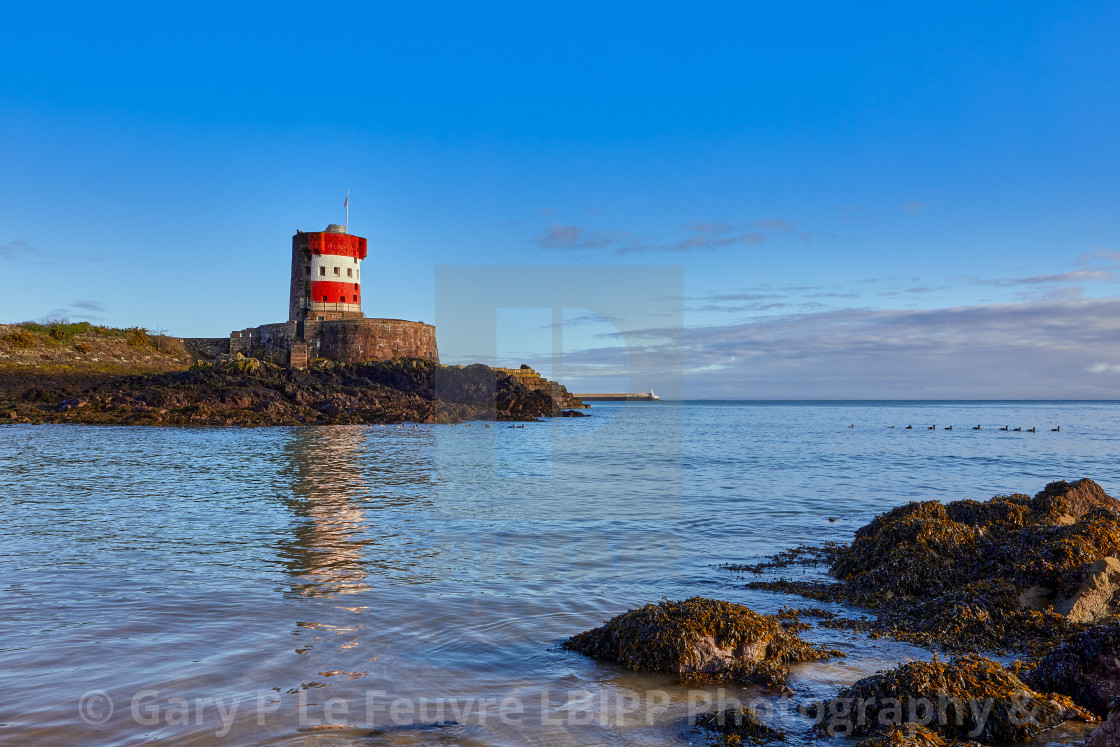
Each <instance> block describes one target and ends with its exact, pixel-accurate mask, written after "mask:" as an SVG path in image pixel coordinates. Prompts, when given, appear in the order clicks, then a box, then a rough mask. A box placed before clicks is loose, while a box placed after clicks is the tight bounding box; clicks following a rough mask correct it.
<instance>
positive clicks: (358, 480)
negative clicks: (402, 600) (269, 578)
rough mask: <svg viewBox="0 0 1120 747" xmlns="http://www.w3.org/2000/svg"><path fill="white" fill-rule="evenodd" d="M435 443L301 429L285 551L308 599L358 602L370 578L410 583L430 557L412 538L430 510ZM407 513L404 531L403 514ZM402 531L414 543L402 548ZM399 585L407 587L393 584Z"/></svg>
mask: <svg viewBox="0 0 1120 747" xmlns="http://www.w3.org/2000/svg"><path fill="white" fill-rule="evenodd" d="M433 446H434V443H433V437H432V434H431V432H430V431H427V430H420V431H412V432H409V433H407V434H405V433H401V432H399V431H397V432H394V431H391V430H390V429H386V428H377V427H364V426H326V427H317V428H301V429H298V430H297V431H296V432H295V433H294V434H293V438H292V439H291V440H290V441H289V442H288V444H287V446H286V447H285V451H286V456H287V459H286V460H285V462H286V468H287V473H288V475H289V476H290V477H291V480H292V490H291V493H290V494H289V495H287V496H285V497H284V499H283V500H284V502H285V503H286V504H287V505H288V507H289V509H290V510H291V512H292V514H293V515H294V516H295V518H296V521H294V522H293V526H292V534H293V537H292V538H291V539H289V540H285V541H282V542H281V543H280V556H281V557H282V558H283V560H284V563H285V565H286V566H287V568H288V571H289V574H290V576H291V578H292V586H291V591H290V593H292V594H295V595H299V596H303V597H332V596H335V595H339V594H361V593H362V592H366V591H368V590H369V589H370V577H371V576H377V575H386V576H399V575H404V576H406V577H407V576H408V575H409V573H410V572H415V570H417V569H418V567H419V566H420V563H421V562H422V561H427V560H430V555H431V554H432V552H431V551H430V550H429V549H427V548H425V547H424V543H423V542H416V541H415V540H416V539H418V538H417V537H415V534H416V533H417V532H418V531H419V533H420V534H423V530H422V529H421V528H420V527H417V526H416V522H415V519H416V514H417V513H424V512H425V511H426V510H429V509H430V508H431V500H430V498H429V496H430V494H431V488H432V459H431V455H432V450H433ZM402 510H405V511H408V515H407V518H405V519H403V522H404V523H406V524H409V525H411V526H407V527H406V526H401V524H402V518H403V517H402V516H400V515H398V512H399V511H402ZM403 530H407V532H408V533H409V534H411V535H413V537H412V541H410V542H407V543H403V544H405V545H411V547H402V543H401V541H400V540H401V539H402V536H401V535H402V534H403V533H404V532H403ZM394 580H397V581H399V580H402V579H399V578H398V579H394Z"/></svg>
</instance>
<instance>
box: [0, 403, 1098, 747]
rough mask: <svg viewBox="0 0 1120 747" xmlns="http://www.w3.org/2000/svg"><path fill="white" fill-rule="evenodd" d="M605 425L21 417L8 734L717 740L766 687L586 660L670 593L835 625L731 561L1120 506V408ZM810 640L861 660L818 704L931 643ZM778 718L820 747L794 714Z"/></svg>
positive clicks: (802, 406)
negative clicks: (910, 510)
mask: <svg viewBox="0 0 1120 747" xmlns="http://www.w3.org/2000/svg"><path fill="white" fill-rule="evenodd" d="M590 412H591V413H592V417H589V418H583V419H563V420H556V421H553V422H546V423H529V424H526V425H525V427H524V428H507V427H506V426H505V425H503V424H491V426H490V427H489V428H486V427H483V424H481V423H475V424H473V425H472V426H471V427H469V428H468V427H463V426H419V427H413V426H411V425H409V426H405V427H403V428H398V427H376V426H372V427H367V426H353V427H320V428H291V429H256V430H238V429H157V428H124V427H122V428H93V427H71V426H11V427H4V428H3V429H0V585H2V594H0V742H3V743H11V744H37V745H56V744H57V745H85V744H90V745H135V744H142V743H144V744H146V743H149V742H159V743H165V744H176V745H215V744H234V745H264V744H268V745H379V744H387V745H388V744H392V745H396V744H401V745H414V744H418V745H537V744H547V745H552V744H556V745H590V744H635V745H637V744H652V745H680V744H688V743H690V741H691V742H693V743H696V742H697V741H698V740H697V736H696V734H695V733H693V732H691V731H690V730H689V729H688V728H687V726H686V722H687V719H688V716H689V714H690V712H698V711H702V710H706V709H705V707H704V706H705V705H707V704H708V703H709V702H713V701H715V700H716V699H717V698H724V699H731V698H747V697H753V696H757V695H758V691H755V690H751V689H743V688H725V689H724V690H723V691H720V690H719V689H717V688H710V689H707V690H688V689H685V688H683V687H681V686H679V685H676V684H675V683H674V682H673V681H672V680H671V679H670V678H666V677H657V676H649V675H641V674H636V673H633V672H627V671H623V670H621V669H619V668H617V667H614V666H608V665H604V664H600V663H596V662H594V661H591V660H588V659H586V658H584V657H582V656H579V655H576V654H571V653H568V652H565V651H561V650H560V649H559V647H558V644H559V642H560V641H561V640H562V639H564V638H565V637H567V636H569V635H571V634H573V633H577V632H579V631H582V630H585V629H587V628H589V627H593V626H595V625H598V624H600V623H602V622H603V621H604V620H606V619H607V618H609V617H611V616H612V615H615V614H618V613H620V612H622V611H624V610H626V609H628V608H631V607H633V606H636V605H640V604H643V603H646V602H652V601H657V600H658V599H660V598H662V597H669V598H684V597H687V596H693V595H705V596H713V597H718V598H723V599H728V600H732V601H739V602H744V603H746V604H748V605H750V606H751V607H752V608H754V609H756V610H759V611H765V612H772V611H774V610H776V609H777V608H778V607H779V606H781V605H785V604H788V605H793V606H807V603H806V602H805V601H804V600H800V599H798V598H791V597H783V596H781V595H777V594H772V593H762V592H752V591H749V590H746V589H743V588H742V581H741V579H738V578H736V577H735V575H733V574H730V573H728V572H726V571H723V570H720V569H719V568H716V567H713V566H717V565H718V564H721V563H726V562H741V561H745V560H750V559H755V558H758V557H759V556H762V555H765V554H768V553H770V552H773V551H776V550H779V549H782V548H785V547H789V546H792V545H796V544H801V543H807V542H808V543H819V542H822V541H826V540H846V539H847V538H848V537H849V536H850V534H851V532H852V531H853V530H854V529H856V528H857V527H859V526H860V525H862V524H864V523H866V522H867V521H868V520H869V519H870V518H871V517H872V516H874V515H875V514H877V513H881V512H882V511H884V510H886V509H889V508H891V507H894V506H896V505H899V504H901V503H904V502H906V501H909V500H913V499H930V498H936V499H941V500H952V499H956V498H976V499H984V498H988V497H990V496H992V495H994V494H998V493H1009V492H1023V493H1031V494H1033V493H1035V492H1037V491H1038V490H1040V489H1041V488H1042V487H1043V486H1044V485H1045V484H1046V483H1047V482H1049V481H1052V480H1057V479H1070V480H1072V479H1077V478H1080V477H1092V478H1093V479H1095V480H1096V481H1097V482H1099V483H1100V484H1101V485H1102V486H1103V487H1104V488H1105V490H1106V491H1108V492H1109V493H1111V494H1113V495H1120V459H1118V457H1120V403H1111V402H1078V403H1069V402H1030V403H1024V402H979V403H978V402H935V403H931V402H858V403H851V402H845V403H835V402H798V403H773V402H767V403H744V402H692V403H685V404H680V403H668V402H663V403H627V404H612V403H599V404H597V405H596V406H595V407H594V408H593V409H592V410H591V411H590ZM933 424H936V425H937V429H936V430H928V426H930V425H933ZM853 425H854V427H849V426H853ZM907 425H913V430H904V429H905V427H906V426H907ZM948 425H952V426H953V430H951V431H947V430H944V427H945V426H948ZM975 425H980V426H981V430H979V431H974V430H971V428H972V427H973V426H975ZM1004 425H1009V426H1010V427H1011V428H1015V427H1022V428H1024V429H1026V428H1030V427H1032V426H1034V427H1037V428H1038V431H1039V432H1037V433H1025V432H1023V433H1015V432H1001V431H999V430H997V429H998V428H999V427H1001V426H1004ZM888 426H895V428H893V429H891V428H889V427H888ZM1058 426H1061V432H1060V433H1053V432H1051V430H1050V429H1051V428H1054V427H1058ZM829 517H833V518H835V519H836V521H835V522H830V521H829ZM806 635H807V636H808V637H810V638H812V639H814V640H818V641H827V642H829V643H831V644H833V645H835V646H837V647H839V648H842V649H843V650H845V651H847V652H848V653H849V656H848V658H846V659H844V660H839V661H833V662H825V663H818V664H807V665H801V666H799V667H797V668H796V670H795V673H794V677H793V680H792V682H791V684H792V685H793V687H794V689H795V690H796V691H797V693H798V697H797V700H798V701H804V700H807V699H809V698H811V697H819V696H822V695H828V694H830V693H833V692H835V690H836V688H837V687H838V686H839V685H842V684H845V683H850V682H852V681H854V680H855V679H858V678H859V677H861V676H864V675H866V674H868V673H870V672H873V671H875V670H876V669H880V668H885V667H888V666H892V665H894V664H895V663H896V662H898V661H900V660H903V659H906V658H920V657H924V656H927V655H928V654H927V653H926V652H923V651H921V650H918V649H914V648H911V647H908V646H904V645H899V644H894V643H889V642H883V641H869V640H868V639H866V638H862V637H858V636H853V635H851V634H849V633H840V632H836V631H823V630H814V631H811V632H810V633H808V634H806ZM767 702H771V703H773V704H774V705H775V707H776V708H777V709H778V710H777V712H776V713H775V714H774V719H775V722H776V723H779V724H780V725H782V726H783V727H784V728H786V729H789V730H790V731H791V733H792V736H793V737H794V738H793V742H794V743H797V742H798V741H800V735H801V734H803V733H804V729H805V726H806V724H807V723H808V722H807V721H805V720H804V719H799V718H798V717H796V716H794V715H791V714H790V713H789V709H790V708H791V707H792V706H791V703H793V702H794V701H792V700H791V699H788V698H787V699H785V700H779V699H777V698H772V697H771V698H769V699H768V700H767ZM451 721H454V722H458V723H457V724H456V725H448V723H447V722H451ZM441 724H442V725H441ZM1076 736H1077V734H1076V732H1071V735H1070V736H1068V739H1073V738H1075V737H1076ZM1065 738H1067V737H1061V736H1060V735H1058V736H1053V735H1052V736H1051V737H1050V739H1051V740H1056V741H1063V739H1065Z"/></svg>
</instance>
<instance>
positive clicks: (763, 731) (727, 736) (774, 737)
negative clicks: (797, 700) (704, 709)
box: [693, 706, 786, 747]
mask: <svg viewBox="0 0 1120 747" xmlns="http://www.w3.org/2000/svg"><path fill="white" fill-rule="evenodd" d="M693 724H694V725H695V726H698V727H700V728H701V729H703V730H704V731H705V732H707V733H708V737H709V740H708V741H709V744H712V745H727V746H728V747H731V746H732V745H742V744H757V745H764V744H770V743H771V742H783V741H785V738H786V735H785V732H782V731H779V730H778V729H773V728H771V727H769V726H767V725H766V724H764V723H762V722H761V721H760V720H759V718H758V715H757V714H756V713H755V712H754V711H752V710H751V709H750V708H747V707H745V706H735V707H734V708H727V709H725V710H722V711H712V712H710V713H702V714H700V715H699V716H697V717H696V720H695V721H694V722H693Z"/></svg>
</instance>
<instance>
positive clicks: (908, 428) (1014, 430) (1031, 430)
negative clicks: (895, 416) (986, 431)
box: [848, 423, 1062, 433]
mask: <svg viewBox="0 0 1120 747" xmlns="http://www.w3.org/2000/svg"><path fill="white" fill-rule="evenodd" d="M848 427H849V428H855V427H856V425H855V423H852V424H851V425H849V426H848ZM891 428H894V426H893V425H888V426H887V429H888V430H889V429H891ZM901 430H904V431H912V430H914V426H912V425H908V426H906V427H905V428H902V429H901ZM926 430H927V431H935V430H937V426H936V425H931V426H928V427H927V428H926ZM941 430H943V431H951V430H953V426H951V425H947V426H945V427H944V428H942V429H941ZM972 430H974V431H978V430H980V426H978V425H974V426H972ZM998 430H1001V431H1011V432H1012V433H1020V432H1022V433H1038V428H1009V427H1007V426H1006V425H1005V426H1003V427H1002V428H999V429H998ZM1050 432H1051V433H1061V432H1062V426H1060V425H1059V426H1058V427H1057V428H1051V429H1050Z"/></svg>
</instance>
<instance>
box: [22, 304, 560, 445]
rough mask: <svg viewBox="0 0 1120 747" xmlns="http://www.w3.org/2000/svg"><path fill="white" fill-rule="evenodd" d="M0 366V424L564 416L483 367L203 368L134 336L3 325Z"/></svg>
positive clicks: (176, 348)
mask: <svg viewBox="0 0 1120 747" xmlns="http://www.w3.org/2000/svg"><path fill="white" fill-rule="evenodd" d="M0 356H2V357H0V424H2V423H33V424H41V423H77V424H85V425H166V426H192V425H193V426H217V425H221V426H291V425H343V424H387V423H403V422H412V423H459V422H463V421H467V420H500V421H528V420H535V419H537V418H541V417H551V416H558V415H564V414H566V413H564V412H563V411H561V410H560V409H559V408H558V407H557V405H556V403H555V402H554V400H553V399H552V398H551V397H549V396H548V395H547V394H545V393H544V392H541V391H533V390H530V389H527V388H526V387H524V386H522V385H521V384H519V383H518V382H517V381H516V380H515V378H514V377H511V376H509V375H507V374H504V373H501V372H498V371H496V370H494V369H493V368H490V367H488V366H483V365H481V364H476V365H471V366H444V365H440V364H438V363H434V362H432V361H428V360H421V359H409V358H403V359H394V360H391V361H380V362H369V363H358V364H339V363H334V362H332V361H326V360H319V361H312V362H311V364H310V365H309V366H308V368H306V369H292V368H288V367H285V366H278V365H275V364H273V363H270V362H268V361H265V360H259V359H257V358H245V357H243V356H241V355H240V354H236V355H233V356H230V355H221V356H218V357H216V358H212V359H209V360H206V359H203V358H202V357H201V355H200V354H199V351H190V350H187V349H186V348H184V346H183V344H182V343H181V342H180V341H178V340H176V339H174V338H167V337H162V336H158V335H152V334H150V333H148V332H146V331H145V330H142V329H139V328H134V329H128V330H118V329H109V328H104V327H93V326H91V325H89V324H84V323H83V324H61V323H59V324H54V325H28V324H24V325H7V326H5V327H4V328H3V329H0ZM581 414H582V413H581Z"/></svg>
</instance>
